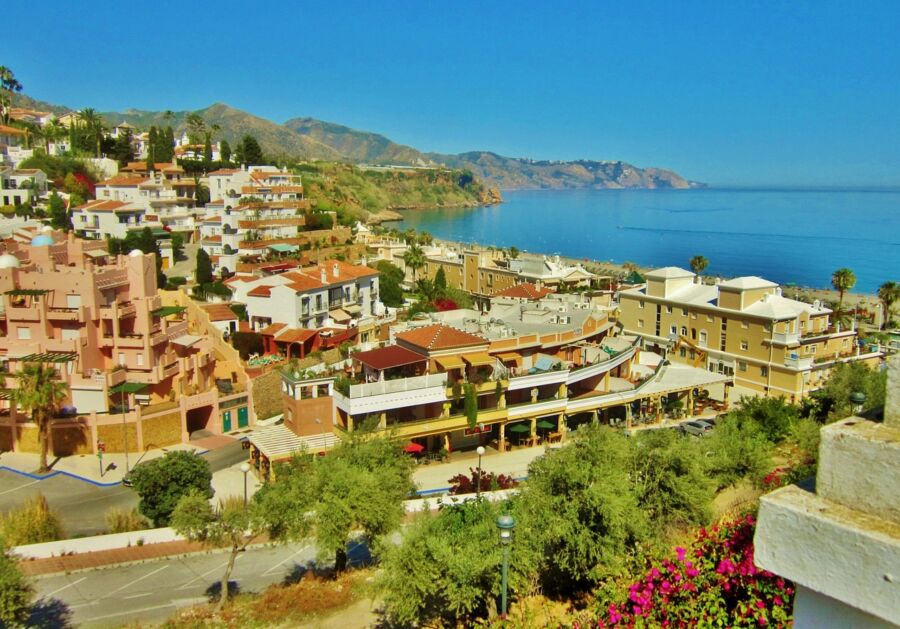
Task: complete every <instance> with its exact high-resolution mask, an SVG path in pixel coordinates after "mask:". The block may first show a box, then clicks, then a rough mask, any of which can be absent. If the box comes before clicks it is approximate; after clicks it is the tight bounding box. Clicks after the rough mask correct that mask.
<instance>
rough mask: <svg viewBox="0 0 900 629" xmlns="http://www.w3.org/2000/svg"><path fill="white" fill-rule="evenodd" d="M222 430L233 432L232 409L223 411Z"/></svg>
mask: <svg viewBox="0 0 900 629" xmlns="http://www.w3.org/2000/svg"><path fill="white" fill-rule="evenodd" d="M222 432H231V411H225V412H224V413H222Z"/></svg>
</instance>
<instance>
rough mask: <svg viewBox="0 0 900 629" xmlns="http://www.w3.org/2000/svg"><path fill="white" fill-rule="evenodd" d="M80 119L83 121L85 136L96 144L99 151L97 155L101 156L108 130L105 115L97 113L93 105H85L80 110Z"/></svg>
mask: <svg viewBox="0 0 900 629" xmlns="http://www.w3.org/2000/svg"><path fill="white" fill-rule="evenodd" d="M78 119H79V120H80V121H81V124H82V129H83V130H84V134H85V136H86V137H87V138H90V139H91V140H92V141H93V142H94V143H95V144H96V147H97V151H96V155H95V157H100V153H101V150H100V149H101V145H102V143H103V135H104V132H105V131H106V125H105V124H104V122H103V117H102V116H101V115H100V114H99V113H97V110H95V109H93V108H91V107H85V108H84V109H82V110H81V111H79V112H78Z"/></svg>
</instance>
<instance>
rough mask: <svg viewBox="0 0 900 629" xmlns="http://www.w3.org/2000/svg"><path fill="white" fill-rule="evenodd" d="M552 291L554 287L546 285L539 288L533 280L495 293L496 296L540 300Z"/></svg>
mask: <svg viewBox="0 0 900 629" xmlns="http://www.w3.org/2000/svg"><path fill="white" fill-rule="evenodd" d="M552 292H553V289H552V288H547V287H546V286H544V287H543V288H538V287H537V286H536V285H535V284H532V283H531V282H525V283H523V284H516V285H515V286H510V287H509V288H507V289H506V290H502V291H500V292H499V293H494V297H514V298H516V299H530V300H538V299H542V298H544V297H546V296H547V295H549V294H550V293H552Z"/></svg>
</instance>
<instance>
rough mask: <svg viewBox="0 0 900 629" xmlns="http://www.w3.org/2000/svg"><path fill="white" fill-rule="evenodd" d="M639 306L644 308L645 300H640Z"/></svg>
mask: <svg viewBox="0 0 900 629" xmlns="http://www.w3.org/2000/svg"><path fill="white" fill-rule="evenodd" d="M638 308H641V309H643V308H644V302H642V301H639V302H638Z"/></svg>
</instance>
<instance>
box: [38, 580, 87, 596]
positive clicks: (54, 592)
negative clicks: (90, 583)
mask: <svg viewBox="0 0 900 629" xmlns="http://www.w3.org/2000/svg"><path fill="white" fill-rule="evenodd" d="M85 579H87V577H81V578H80V579H78V580H77V581H73V582H72V583H70V584H69V585H64V586H62V587H61V588H58V589H56V590H53V591H52V592H50V593H48V594H44V596H46V597H47V598H50V597H51V596H53V595H54V594H58V593H59V592H62V591H63V590H65V589H67V588H70V587H72V586H73V585H78V584H79V583H81V582H82V581H84V580H85Z"/></svg>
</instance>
